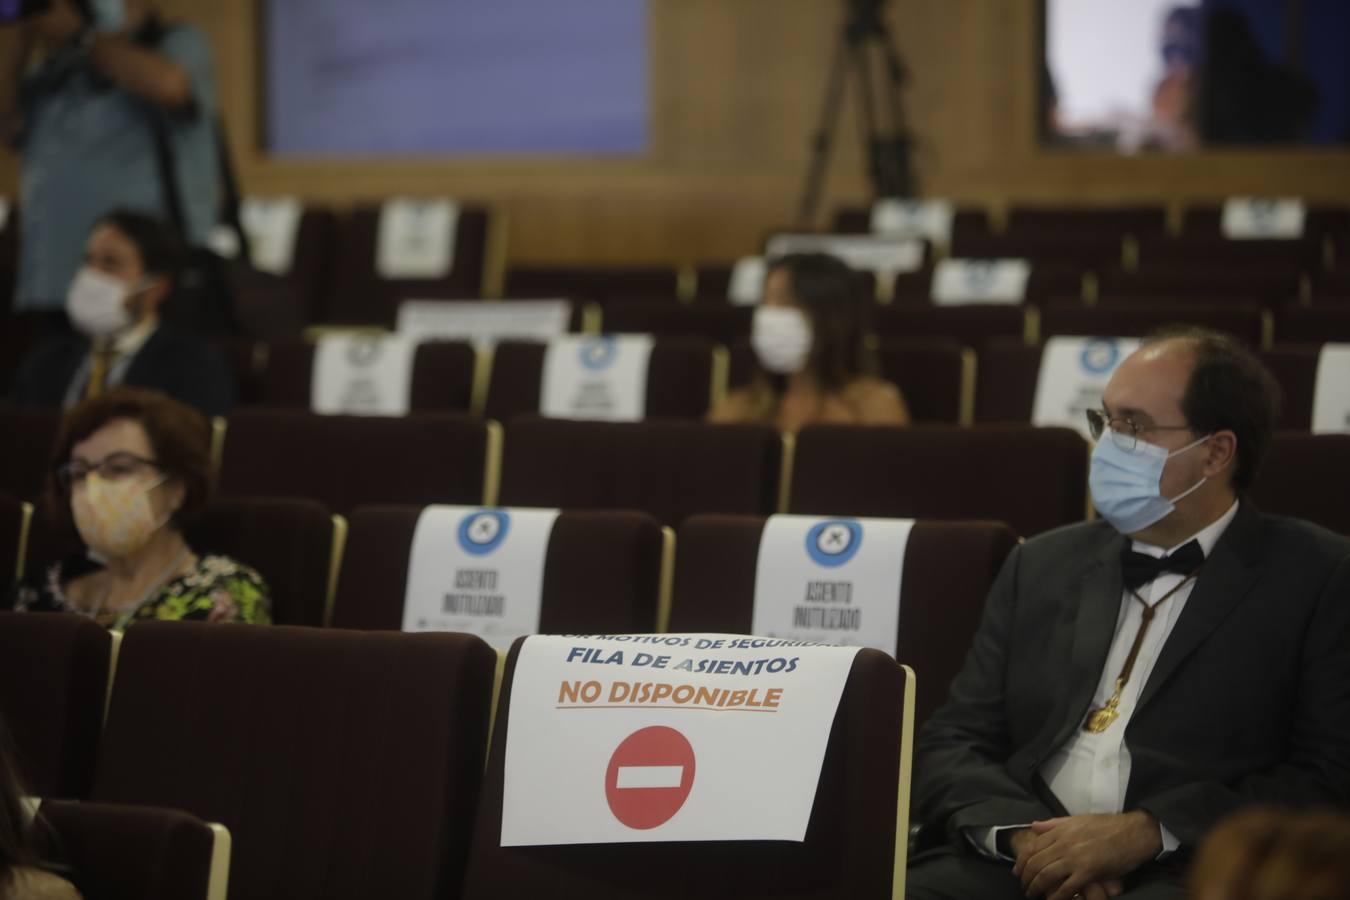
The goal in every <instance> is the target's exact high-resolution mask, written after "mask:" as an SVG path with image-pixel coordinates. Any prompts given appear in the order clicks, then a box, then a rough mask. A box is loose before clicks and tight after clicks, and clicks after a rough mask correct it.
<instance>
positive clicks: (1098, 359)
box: [1079, 338, 1120, 375]
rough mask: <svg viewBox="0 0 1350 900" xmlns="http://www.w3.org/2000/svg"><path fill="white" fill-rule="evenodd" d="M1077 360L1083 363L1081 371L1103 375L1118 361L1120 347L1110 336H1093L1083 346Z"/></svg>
mask: <svg viewBox="0 0 1350 900" xmlns="http://www.w3.org/2000/svg"><path fill="white" fill-rule="evenodd" d="M1079 361H1080V362H1081V363H1082V364H1083V371H1085V372H1090V373H1092V374H1093V375H1104V374H1106V373H1107V372H1110V371H1111V370H1112V369H1114V368H1115V367H1116V363H1117V362H1119V361H1120V348H1119V347H1117V346H1116V342H1115V341H1113V340H1111V339H1110V338H1095V339H1093V340H1090V341H1088V342H1087V345H1086V346H1085V347H1083V355H1082V357H1081V358H1080V360H1079Z"/></svg>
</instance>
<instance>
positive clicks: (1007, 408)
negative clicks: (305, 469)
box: [224, 338, 1321, 431]
mask: <svg viewBox="0 0 1350 900" xmlns="http://www.w3.org/2000/svg"><path fill="white" fill-rule="evenodd" d="M224 349H225V350H226V353H227V356H228V358H229V359H230V361H231V363H232V365H233V368H234V372H235V376H236V379H237V383H238V394H237V396H238V397H239V398H240V405H243V406H266V407H281V408H288V409H309V408H311V404H312V393H313V378H314V356H315V352H316V347H315V345H314V344H312V343H306V342H302V341H292V342H283V343H275V344H258V343H253V342H238V343H232V344H228V345H225V347H224ZM1043 351H1044V345H1043V344H1028V343H1026V341H1024V340H1022V339H1020V338H996V339H991V340H989V341H987V342H985V343H984V344H983V345H982V346H981V348H980V350H979V352H978V353H977V352H976V351H975V350H974V349H972V348H970V347H966V346H963V345H962V344H960V343H958V342H956V341H953V340H949V339H944V338H909V339H902V338H895V339H888V340H883V341H878V342H877V360H878V364H879V374H880V375H881V377H883V378H885V379H887V380H888V381H891V382H894V383H895V384H897V385H898V386H899V387H900V390H901V391H902V392H903V394H904V396H905V400H906V403H907V404H908V406H909V409H910V414H911V416H912V417H913V419H914V421H915V422H917V423H951V424H962V425H969V424H973V423H976V422H979V423H994V422H1007V423H1028V422H1030V421H1031V420H1032V407H1033V401H1034V399H1035V395H1036V386H1037V381H1038V377H1039V374H1040V366H1041V356H1042V353H1043ZM545 352H546V348H545V345H543V344H540V343H523V342H509V341H508V342H503V343H501V344H498V345H497V347H496V348H495V350H493V351H486V350H483V351H478V352H475V351H474V349H473V348H472V347H470V346H469V345H468V344H464V343H458V342H428V343H424V344H421V345H420V346H419V347H418V348H417V350H416V352H415V354H414V360H413V371H412V380H411V385H410V394H409V408H410V409H411V410H412V411H414V412H471V413H474V414H478V415H485V416H487V417H488V418H491V419H496V420H498V421H509V420H511V419H514V418H516V417H517V416H521V415H529V414H532V413H538V412H539V411H540V394H541V390H540V387H541V379H542V375H543V371H544V359H545ZM1320 353H1321V346H1320V345H1317V344H1277V345H1274V346H1272V347H1270V348H1268V349H1266V350H1263V351H1261V352H1260V353H1259V356H1260V357H1261V359H1262V361H1263V362H1264V363H1265V364H1266V365H1267V366H1268V367H1269V368H1270V369H1271V371H1272V372H1273V373H1274V375H1275V377H1276V380H1277V381H1278V382H1279V383H1280V387H1281V389H1282V391H1283V397H1284V406H1283V408H1282V418H1281V420H1280V423H1279V427H1281V428H1283V429H1288V430H1292V431H1299V430H1307V429H1308V428H1310V427H1311V423H1312V412H1313V404H1314V392H1315V388H1316V384H1317V367H1318V361H1319V359H1320ZM752 371H753V354H752V352H751V350H750V346H749V343H748V342H746V341H744V340H741V341H738V342H737V343H736V344H734V345H733V346H732V348H731V352H730V354H729V355H728V354H727V353H726V352H725V350H723V349H722V348H720V347H719V346H718V345H715V344H713V343H712V342H710V341H707V340H703V339H700V338H669V339H659V340H657V341H656V343H655V346H654V347H653V350H652V355H651V360H650V365H649V368H648V375H647V386H646V397H645V399H646V403H645V409H646V416H647V418H676V419H701V418H703V417H704V416H705V415H706V414H707V412H708V410H709V408H710V406H711V405H712V404H715V402H716V400H717V398H719V397H721V396H723V395H724V394H725V392H726V391H727V389H728V388H729V387H739V386H741V385H744V384H746V383H747V382H749V380H750V379H751V377H752V375H751V373H752Z"/></svg>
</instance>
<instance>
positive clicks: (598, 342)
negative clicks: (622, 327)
mask: <svg viewBox="0 0 1350 900" xmlns="http://www.w3.org/2000/svg"><path fill="white" fill-rule="evenodd" d="M618 355H619V344H618V342H617V341H616V340H614V338H612V337H602V338H596V339H595V340H591V341H586V342H585V343H584V344H582V345H581V365H582V366H583V367H585V368H587V369H590V370H591V371H592V372H599V371H601V370H602V369H607V368H609V366H610V364H611V363H613V362H614V359H615V357H617V356H618Z"/></svg>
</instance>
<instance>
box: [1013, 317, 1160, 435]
mask: <svg viewBox="0 0 1350 900" xmlns="http://www.w3.org/2000/svg"><path fill="white" fill-rule="evenodd" d="M1139 343H1140V341H1139V339H1138V338H1091V337H1053V338H1050V340H1048V341H1046V342H1045V346H1044V347H1043V348H1042V350H1041V369H1040V374H1039V375H1038V376H1037V378H1036V397H1035V400H1034V401H1033V402H1032V412H1031V424H1033V425H1042V426H1059V427H1063V428H1073V429H1075V430H1076V431H1078V432H1079V433H1080V434H1082V435H1083V437H1085V438H1086V437H1089V435H1088V427H1087V411H1088V410H1089V409H1100V408H1101V405H1102V391H1103V390H1105V389H1106V383H1107V382H1108V381H1110V380H1111V375H1112V373H1114V372H1115V371H1116V367H1117V366H1119V365H1120V364H1121V362H1122V361H1123V360H1124V359H1125V357H1127V356H1129V355H1130V354H1131V353H1133V352H1134V351H1135V350H1137V349H1139Z"/></svg>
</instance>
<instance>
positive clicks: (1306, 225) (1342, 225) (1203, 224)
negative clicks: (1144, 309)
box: [1181, 206, 1350, 241]
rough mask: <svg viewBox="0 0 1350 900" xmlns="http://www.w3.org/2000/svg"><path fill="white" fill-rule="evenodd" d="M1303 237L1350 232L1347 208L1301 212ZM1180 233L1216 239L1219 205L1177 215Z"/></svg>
mask: <svg viewBox="0 0 1350 900" xmlns="http://www.w3.org/2000/svg"><path fill="white" fill-rule="evenodd" d="M1303 233H1304V237H1305V238H1307V239H1309V240H1314V241H1320V240H1322V239H1323V238H1324V237H1332V236H1336V235H1344V234H1350V209H1345V208H1343V207H1335V206H1309V207H1308V208H1307V209H1306V210H1305V213H1304V220H1303ZM1181 236H1182V237H1186V238H1191V237H1195V238H1209V239H1218V238H1221V237H1223V208H1222V207H1219V206H1192V207H1190V208H1188V209H1186V211H1185V212H1183V213H1182V216H1181Z"/></svg>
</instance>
